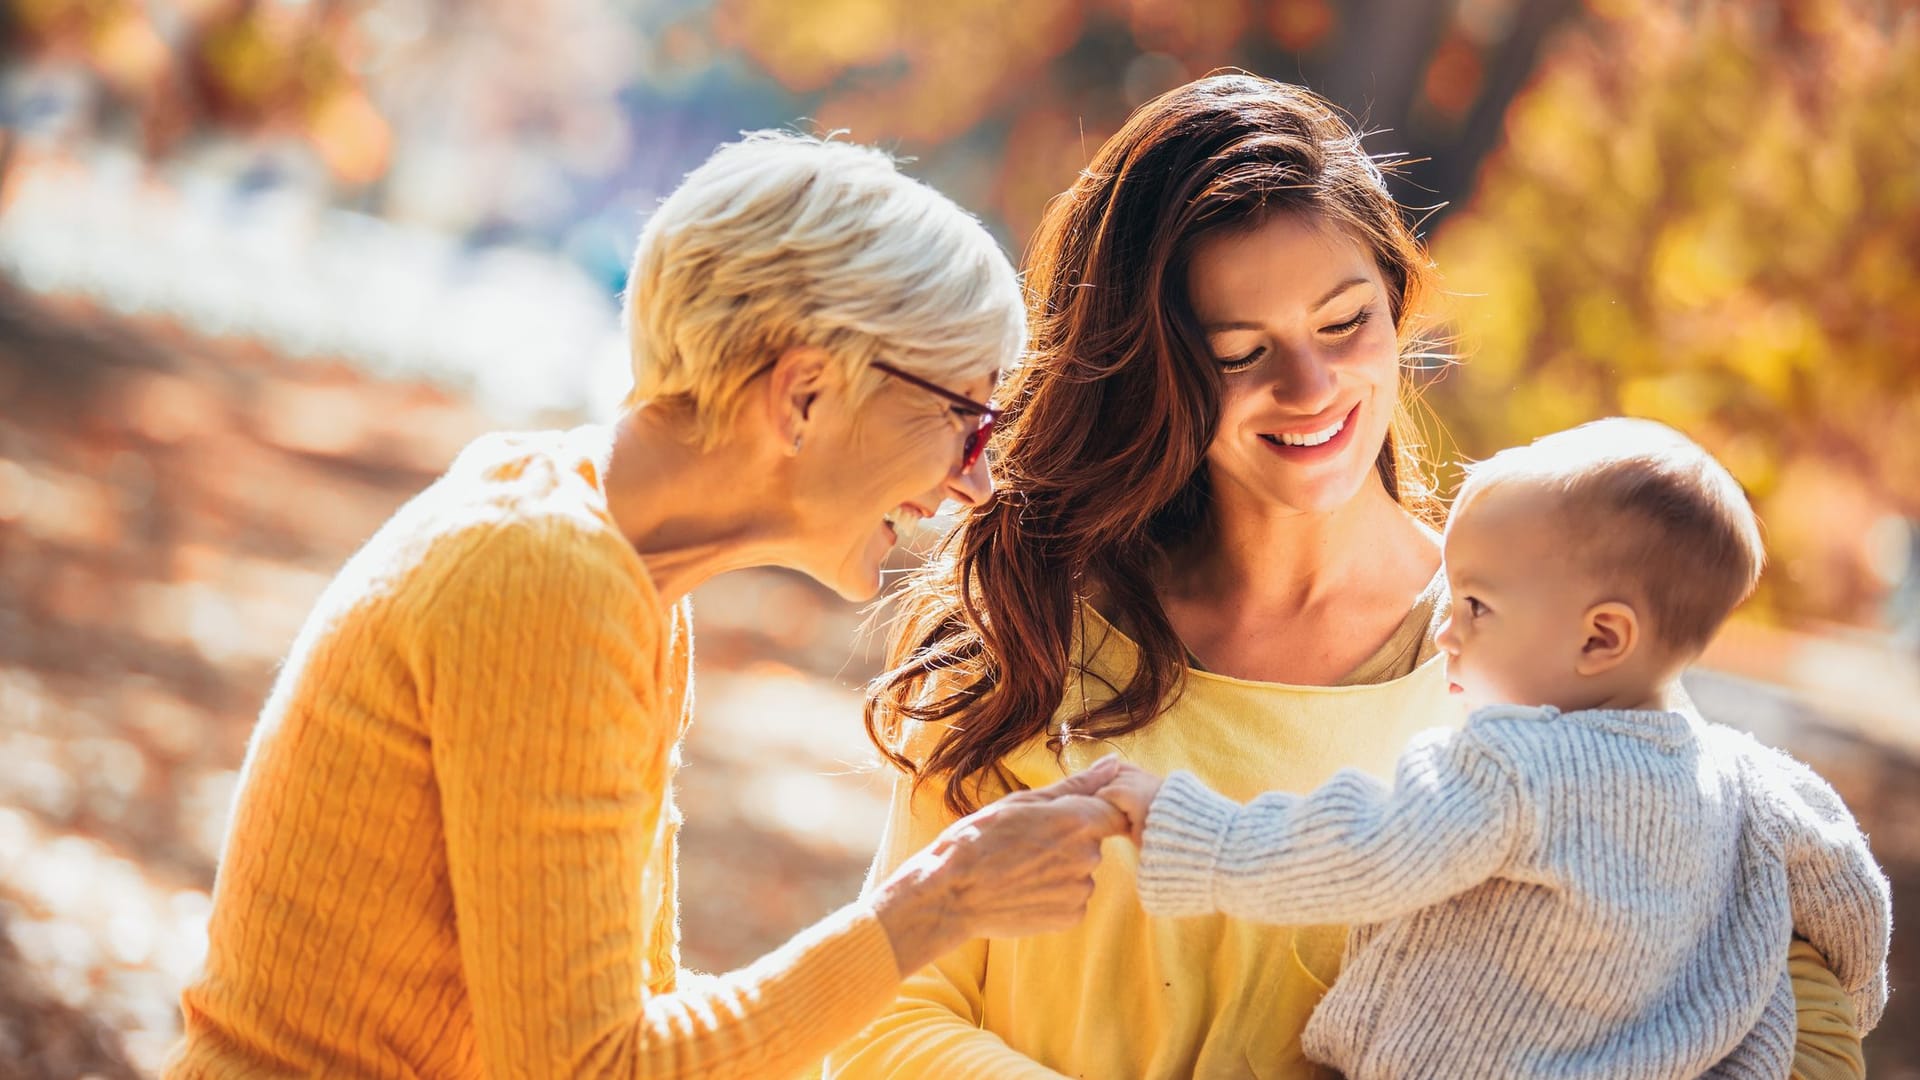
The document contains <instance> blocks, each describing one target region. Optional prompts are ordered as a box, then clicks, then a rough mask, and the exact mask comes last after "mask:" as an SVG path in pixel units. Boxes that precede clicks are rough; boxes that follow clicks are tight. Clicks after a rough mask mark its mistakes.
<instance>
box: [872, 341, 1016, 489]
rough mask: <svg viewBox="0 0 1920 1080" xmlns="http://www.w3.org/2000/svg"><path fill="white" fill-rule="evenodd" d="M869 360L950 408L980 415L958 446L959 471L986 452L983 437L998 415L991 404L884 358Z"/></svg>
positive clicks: (969, 466)
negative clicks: (979, 400) (950, 388)
mask: <svg viewBox="0 0 1920 1080" xmlns="http://www.w3.org/2000/svg"><path fill="white" fill-rule="evenodd" d="M872 363H873V369H874V370H875V371H878V372H880V373H881V374H882V375H887V376H890V377H892V378H895V379H899V380H900V381H901V382H903V383H906V384H907V385H908V386H917V387H919V388H920V389H922V390H925V391H926V392H927V393H929V394H933V395H934V396H936V397H938V398H940V399H941V400H942V401H945V402H946V403H947V404H949V405H952V406H953V407H954V408H956V409H959V410H961V411H963V412H965V413H967V414H968V415H971V416H978V417H979V418H980V426H979V427H977V428H975V429H974V430H973V432H972V433H971V434H969V435H968V436H967V441H966V445H964V446H962V447H961V448H960V471H961V472H968V471H970V470H972V468H973V466H974V465H975V464H976V463H977V462H978V461H979V460H980V455H981V454H984V453H986V452H987V440H988V439H989V438H991V437H992V436H993V425H994V422H995V421H997V420H999V419H1000V410H999V409H996V408H994V407H993V406H991V405H986V404H983V403H981V402H978V401H975V400H973V399H972V398H970V397H967V396H965V395H962V394H956V393H954V392H953V391H951V390H949V389H947V388H946V387H944V386H941V385H940V384H938V383H932V382H928V381H927V380H925V379H923V378H921V377H920V376H918V375H915V374H913V373H911V372H907V371H901V370H900V369H899V368H897V367H894V366H893V365H892V364H889V363H886V362H884V361H881V360H875V361H873V362H872Z"/></svg>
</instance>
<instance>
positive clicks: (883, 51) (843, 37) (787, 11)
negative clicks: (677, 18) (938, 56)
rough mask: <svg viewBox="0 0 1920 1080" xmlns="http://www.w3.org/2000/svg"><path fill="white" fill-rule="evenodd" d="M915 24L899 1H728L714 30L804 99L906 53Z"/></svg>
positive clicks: (716, 18) (721, 8)
mask: <svg viewBox="0 0 1920 1080" xmlns="http://www.w3.org/2000/svg"><path fill="white" fill-rule="evenodd" d="M911 18H912V16H911V15H910V14H909V13H908V11H907V9H906V6H905V5H902V4H899V3H896V2H895V0H813V2H810V3H805V4H796V3H792V2H791V0H726V2H725V3H723V4H722V5H720V7H719V9H718V10H717V11H716V12H715V13H714V27H715V30H716V31H717V32H718V35H719V37H720V39H721V40H722V41H724V42H726V43H728V44H732V45H737V46H739V47H740V48H742V49H744V50H746V52H747V54H748V55H750V56H752V57H753V58H754V59H755V60H756V61H757V62H759V64H760V65H761V66H762V67H764V68H766V69H767V71H768V72H769V73H770V74H772V75H773V77H774V78H776V79H779V80H780V82H781V83H782V84H784V85H785V86H786V87H787V88H788V89H789V90H794V91H798V92H802V93H805V92H809V91H814V90H819V89H821V88H823V87H825V86H827V85H828V84H830V83H831V82H833V80H834V79H835V78H837V77H838V76H839V75H840V73H841V72H843V71H845V70H847V69H848V68H855V67H865V66H868V65H872V64H877V63H879V62H881V61H883V60H886V59H889V58H891V57H893V56H896V55H897V54H899V53H900V52H902V51H903V48H904V47H903V45H902V42H903V39H904V38H905V36H906V34H905V31H907V30H908V29H910V27H908V26H907V25H904V24H906V23H908V22H910V21H911Z"/></svg>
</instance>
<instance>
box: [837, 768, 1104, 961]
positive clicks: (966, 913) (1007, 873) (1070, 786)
mask: <svg viewBox="0 0 1920 1080" xmlns="http://www.w3.org/2000/svg"><path fill="white" fill-rule="evenodd" d="M1118 765H1119V762H1118V760H1117V759H1114V758H1103V759H1102V760H1100V761H1099V762H1096V763H1095V764H1094V765H1092V766H1091V767H1089V768H1088V769H1086V770H1085V771H1083V772H1079V773H1076V774H1074V775H1073V776H1069V777H1067V778H1066V779H1064V780H1061V781H1059V782H1057V783H1054V784H1050V785H1048V786H1046V787H1043V788H1036V789H1034V790H1031V791H1017V792H1014V793H1013V794H1011V795H1008V796H1006V797H1005V798H1003V799H1000V800H999V801H997V802H994V803H992V804H990V805H988V806H986V807H983V808H982V809H981V810H979V811H978V812H976V813H974V814H972V815H969V816H968V817H965V818H962V819H960V820H959V821H956V822H954V823H953V824H952V825H950V826H948V827H947V829H946V831H945V832H943V833H941V834H940V836H939V838H938V839H936V840H935V841H934V842H933V843H932V844H930V845H929V846H927V847H926V848H925V849H923V850H922V851H921V852H920V853H919V854H917V855H915V856H914V857H913V858H911V859H909V860H907V861H906V863H904V864H903V865H902V866H901V867H900V869H898V870H896V871H895V872H894V873H893V876H892V877H889V878H888V879H887V880H886V881H885V882H884V883H882V884H881V886H880V887H879V889H877V890H876V891H875V893H874V897H873V903H874V910H875V912H876V914H878V916H879V918H880V924H881V926H883V927H885V928H886V931H887V936H888V937H889V938H890V939H891V940H892V942H893V954H894V958H895V959H896V960H897V961H898V962H899V965H900V973H901V974H902V975H903V976H904V975H909V974H911V973H913V972H914V971H917V970H919V968H920V967H922V966H923V965H925V964H927V963H929V962H931V961H933V960H934V959H936V958H938V957H939V956H940V955H941V954H942V953H945V952H947V951H948V950H949V949H952V948H955V947H956V946H958V945H960V944H961V943H962V942H965V941H967V940H969V939H972V938H981V937H998V938H1008V937H1021V936H1024V935H1027V934H1039V933H1045V932H1048V931H1052V930H1064V929H1067V928H1068V927H1071V926H1073V925H1074V924H1076V923H1078V922H1079V921H1080V918H1081V917H1082V916H1083V915H1084V914H1085V913H1086V908H1087V899H1088V898H1089V897H1091V896H1092V895H1093V871H1094V868H1095V867H1096V866H1098V865H1099V864H1100V841H1102V840H1104V839H1106V838H1107V837H1109V836H1120V835H1123V834H1125V833H1126V832H1127V831H1128V822H1127V819H1126V816H1125V815H1124V814H1122V813H1121V812H1120V811H1118V810H1116V809H1114V807H1113V805H1112V804H1111V803H1108V802H1107V801H1106V800H1104V799H1100V798H1097V797H1096V796H1095V792H1097V791H1099V790H1100V788H1101V787H1102V786H1103V785H1105V784H1106V783H1107V782H1109V781H1110V780H1112V779H1113V777H1114V775H1115V773H1116V772H1117V771H1118Z"/></svg>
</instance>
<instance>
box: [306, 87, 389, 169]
mask: <svg viewBox="0 0 1920 1080" xmlns="http://www.w3.org/2000/svg"><path fill="white" fill-rule="evenodd" d="M307 137H308V139H310V140H311V141H312V142H313V145H314V147H315V149H317V150H319V152H320V159H321V160H322V161H324V162H326V164H327V168H328V169H330V170H332V172H333V174H334V175H335V176H337V177H339V178H340V179H341V180H342V181H344V182H346V183H349V184H367V183H372V182H373V181H374V180H377V179H379V178H380V176H381V175H382V174H384V173H385V172H386V171H387V161H388V158H389V157H390V156H391V154H392V152H393V131H392V129H391V128H389V127H388V125H387V121H386V118H385V117H382V116H381V115H380V112H379V110H377V109H375V108H374V107H373V103H372V102H371V101H368V100H367V96H366V95H365V94H362V93H360V92H359V91H358V90H353V89H347V88H344V87H340V88H335V89H334V90H332V91H331V92H329V93H327V94H326V95H325V96H323V97H321V98H320V99H319V100H318V101H317V102H315V103H314V105H313V107H312V111H311V113H310V115H309V118H308V122H307Z"/></svg>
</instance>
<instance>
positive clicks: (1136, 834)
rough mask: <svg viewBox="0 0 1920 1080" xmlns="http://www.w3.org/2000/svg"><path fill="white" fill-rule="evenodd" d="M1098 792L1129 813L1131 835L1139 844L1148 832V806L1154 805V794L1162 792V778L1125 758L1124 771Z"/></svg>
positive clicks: (1122, 768)
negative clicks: (1127, 761) (1128, 761)
mask: <svg viewBox="0 0 1920 1080" xmlns="http://www.w3.org/2000/svg"><path fill="white" fill-rule="evenodd" d="M1096 794H1098V795H1099V796H1100V797H1101V798H1103V799H1105V800H1107V801H1108V802H1110V803H1112V804H1113V806H1114V809H1116V810H1119V811H1120V812H1121V813H1123V814H1125V815H1127V825H1128V827H1129V830H1130V835H1131V836H1132V837H1133V842H1134V843H1135V844H1138V843H1140V841H1141V838H1142V837H1143V836H1144V835H1145V834H1146V830H1147V808H1148V807H1150V806H1152V805H1153V797H1154V796H1155V795H1158V794H1160V778H1159V777H1158V776H1155V775H1154V774H1153V773H1150V772H1148V771H1147V770H1145V769H1143V768H1141V767H1140V766H1138V765H1129V764H1127V763H1126V762H1124V761H1123V762H1121V763H1120V771H1119V772H1118V773H1115V774H1114V777H1113V779H1111V780H1109V781H1107V784H1106V786H1105V787H1103V788H1101V789H1100V790H1099V791H1098V792H1096Z"/></svg>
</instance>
